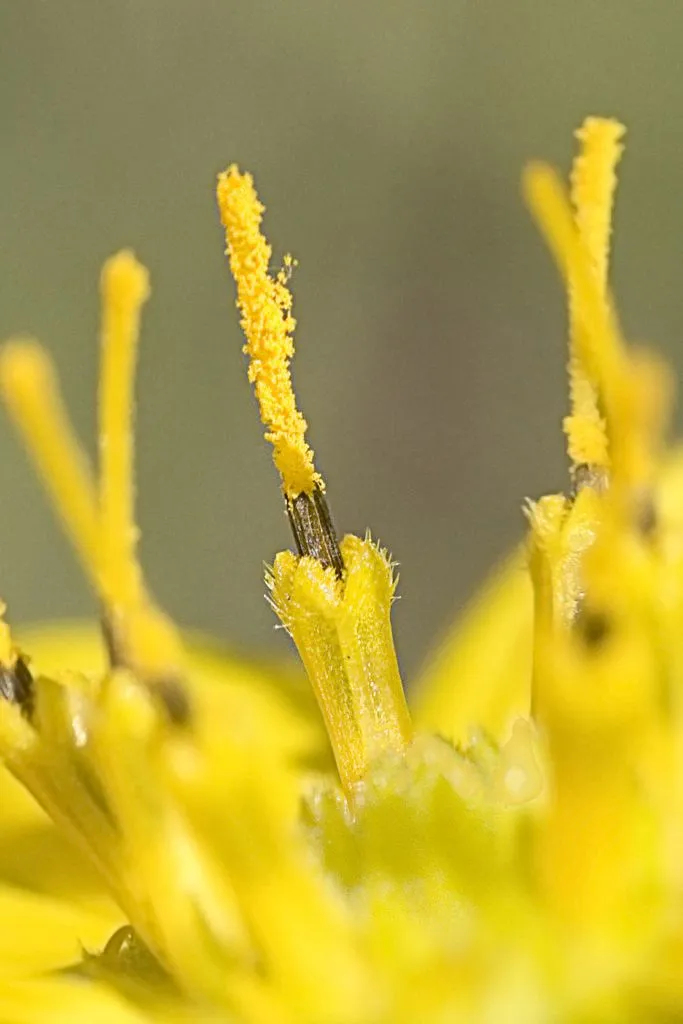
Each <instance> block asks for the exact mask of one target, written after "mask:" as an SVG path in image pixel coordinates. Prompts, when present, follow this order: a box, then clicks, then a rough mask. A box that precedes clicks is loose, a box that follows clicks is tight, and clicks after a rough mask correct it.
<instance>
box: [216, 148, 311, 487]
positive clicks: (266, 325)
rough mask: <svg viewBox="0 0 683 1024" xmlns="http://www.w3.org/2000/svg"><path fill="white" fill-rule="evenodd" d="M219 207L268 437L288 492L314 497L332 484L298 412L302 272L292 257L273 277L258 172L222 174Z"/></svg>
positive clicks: (251, 375)
mask: <svg viewBox="0 0 683 1024" xmlns="http://www.w3.org/2000/svg"><path fill="white" fill-rule="evenodd" d="M217 199H218V207H219V210H220V215H221V220H222V223H223V227H224V228H225V236H226V243H227V249H226V254H227V255H228V257H229V259H230V269H231V271H232V275H233V277H234V279H235V283H236V285H237V306H238V308H239V310H240V313H241V314H242V320H241V324H242V329H243V331H244V334H245V336H246V339H247V343H246V345H245V346H244V352H245V353H246V354H247V355H248V356H249V380H250V381H251V383H252V384H253V385H254V390H255V392H256V398H257V401H258V404H259V408H260V411H261V420H262V421H263V423H264V424H265V425H266V427H267V428H268V429H267V432H266V435H265V436H266V440H267V441H269V442H270V443H271V444H272V446H273V460H274V462H275V466H276V468H277V470H278V472H279V474H280V477H281V478H282V487H283V490H284V492H285V495H286V496H287V497H288V498H290V499H293V498H295V497H297V495H299V494H302V493H305V494H311V493H312V492H313V490H314V489H315V488H316V486H317V487H319V488H321V489H322V488H323V487H324V484H323V481H322V478H321V477H320V474H319V473H318V472H317V471H316V468H315V465H314V462H313V452H312V450H311V448H310V447H309V445H308V444H307V442H306V430H307V426H308V425H307V423H306V420H305V419H304V417H303V416H302V414H301V412H300V411H299V410H298V409H297V405H296V398H295V396H294V389H293V387H292V377H291V372H290V360H291V358H292V356H293V354H294V339H293V333H294V328H295V326H296V321H295V319H294V317H293V316H292V293H291V292H290V290H289V288H288V287H287V281H288V279H289V276H290V274H291V271H292V269H293V267H294V265H295V264H294V260H293V259H292V257H291V256H286V257H285V259H284V267H283V269H282V270H280V271H279V272H278V273H277V274H275V275H273V274H271V272H270V270H269V267H270V260H271V256H272V248H271V246H270V245H269V243H268V241H267V240H266V238H265V237H264V236H263V234H262V233H261V220H262V217H263V213H264V209H265V208H264V206H263V205H262V204H261V202H260V201H259V198H258V196H257V194H256V190H255V188H254V181H253V178H252V176H251V175H250V174H242V173H241V172H240V171H239V169H238V168H237V167H236V166H235V165H234V164H233V165H232V166H231V167H229V168H228V170H227V171H224V172H223V173H222V174H220V175H219V177H218V188H217Z"/></svg>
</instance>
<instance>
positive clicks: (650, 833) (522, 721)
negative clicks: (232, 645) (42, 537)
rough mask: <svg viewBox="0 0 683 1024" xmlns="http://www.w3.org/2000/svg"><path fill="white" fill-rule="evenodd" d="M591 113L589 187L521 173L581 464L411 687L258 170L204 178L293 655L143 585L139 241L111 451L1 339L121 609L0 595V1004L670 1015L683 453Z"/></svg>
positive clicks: (143, 276)
mask: <svg viewBox="0 0 683 1024" xmlns="http://www.w3.org/2000/svg"><path fill="white" fill-rule="evenodd" d="M577 134H578V138H579V142H580V152H579V155H578V157H577V159H576V161H575V164H574V169H573V173H572V177H571V183H570V194H569V195H567V194H566V192H565V189H564V186H563V185H562V183H561V181H560V179H559V177H558V176H557V174H556V173H555V172H554V171H553V170H552V169H550V168H548V167H547V166H546V165H542V164H534V165H531V166H530V167H528V168H527V170H526V172H525V176H524V190H525V195H526V198H527V202H528V204H529V206H530V209H531V211H532V213H533V215H534V216H535V218H536V220H537V221H538V223H539V226H540V228H541V231H542V232H543V234H544V235H545V237H546V240H547V242H548V245H549V247H550V249H551V252H552V253H553V256H554V257H555V259H556V262H557V264H558V267H559V269H560V272H561V274H562V275H563V277H564V279H565V281H566V285H567V291H568V296H569V320H570V359H569V373H570V392H571V411H570V415H569V416H568V417H567V418H566V420H565V432H566V435H567V442H568V453H569V458H570V462H571V487H570V489H569V495H568V496H564V495H550V496H546V497H544V498H542V499H541V500H540V501H538V502H536V503H529V504H528V518H529V537H528V541H527V543H526V544H525V546H524V548H523V549H520V550H519V551H518V552H516V553H515V554H514V555H513V556H512V557H511V559H510V561H509V563H508V564H507V565H506V566H504V567H503V568H502V569H501V571H500V573H499V574H498V576H497V577H496V578H495V579H494V580H493V581H492V583H491V584H490V585H489V586H488V588H487V589H486V590H485V591H484V593H483V594H482V595H481V597H480V598H479V599H478V600H477V601H476V602H475V603H474V604H473V606H472V608H471V610H470V611H469V612H468V613H467V614H466V616H465V619H464V621H463V622H462V623H460V625H459V626H458V627H457V629H456V630H455V632H454V633H453V635H452V636H451V637H449V638H448V639H447V640H446V642H445V643H444V645H443V646H442V648H441V649H440V650H439V651H438V652H437V654H436V655H435V657H434V659H433V660H432V662H431V664H430V665H428V667H427V669H426V671H425V673H424V675H423V678H422V679H421V680H418V683H417V685H416V687H415V688H414V690H413V695H412V709H411V711H409V709H408V705H407V703H406V699H405V697H404V690H403V685H402V682H401V678H400V674H399V668H398V663H397V660H396V655H395V652H394V646H393V639H392V633H391V624H390V611H391V604H392V601H393V597H394V591H395V586H396V580H395V577H394V573H393V565H392V562H391V560H390V558H389V556H388V555H387V553H386V552H385V551H384V550H383V549H382V548H381V547H379V546H378V545H377V544H375V543H374V542H373V541H372V540H371V539H370V537H369V536H367V537H366V538H364V539H360V538H358V537H352V536H351V537H345V538H343V539H341V540H340V539H339V538H338V536H337V534H336V532H335V530H334V527H333V524H332V518H331V515H330V509H329V504H328V498H327V491H326V487H325V482H324V481H323V479H322V477H321V476H320V474H319V472H318V470H317V469H316V467H315V463H314V459H313V452H312V451H311V449H310V447H309V445H308V442H307V440H306V430H307V424H306V422H305V420H304V418H303V416H302V414H301V412H300V411H299V409H298V407H297V404H296V401H295V397H294V393H293V390H292V384H291V376H290V370H289V363H290V360H291V358H292V356H293V353H294V342H293V333H294V329H295V320H294V317H293V313H292V296H291V293H290V291H289V279H290V276H291V273H292V271H293V269H294V266H295V264H294V261H293V260H292V259H291V257H287V258H286V259H285V261H284V265H283V269H282V270H281V271H280V272H278V273H276V274H274V275H273V274H272V273H271V270H270V262H271V256H272V253H271V249H270V246H269V245H268V243H267V242H266V240H265V238H264V237H263V235H262V233H261V220H262V215H263V212H264V210H263V207H262V206H261V204H260V202H259V200H258V198H257V196H256V192H255V190H254V186H253V181H252V179H251V177H250V176H249V175H246V174H242V173H241V172H240V171H239V170H238V169H237V168H236V167H234V166H233V167H231V168H230V169H229V170H228V171H226V172H225V173H224V174H222V175H221V176H220V177H219V182H218V203H219V209H220V214H221V219H222V222H223V225H224V227H225V230H226V238H227V253H228V255H229V258H230V266H231V269H232V273H233V276H234V278H235V282H236V285H237V304H238V306H239V309H240V312H241V316H242V326H243V329H244V332H245V335H246V346H245V352H246V353H247V354H248V356H249V378H250V380H251V381H252V383H253V384H254V388H255V392H256V396H257V399H258V402H259V406H260V411H261V416H262V419H263V422H264V423H265V425H266V428H267V433H266V438H267V440H268V441H269V442H270V443H271V444H272V445H273V452H274V461H275V465H276V467H277V469H278V471H279V473H280V476H281V481H282V490H283V497H284V501H285V507H286V510H287V513H288V516H289V519H290V523H291V526H292V531H293V536H294V541H295V546H296V554H294V553H292V552H289V551H286V552H282V553H280V554H279V555H277V556H276V558H275V560H274V562H273V566H272V568H271V569H270V570H269V572H268V576H267V582H268V586H269V588H270V599H271V603H272V606H273V609H274V611H275V613H276V614H277V616H278V617H279V619H280V621H281V622H282V624H283V625H284V627H285V629H286V630H287V632H288V633H289V635H290V636H291V638H292V640H293V641H294V643H295V645H296V647H297V649H298V652H299V654H300V656H301V661H302V663H303V666H304V668H305V670H306V675H307V677H308V682H307V683H304V681H303V679H302V678H301V677H299V676H298V675H296V674H292V673H291V672H289V671H287V670H285V669H283V668H281V667H279V666H277V665H272V664H271V665H269V664H258V663H246V662H245V661H243V660H240V659H238V658H236V657H235V656H233V655H231V654H230V652H224V651H219V650H217V649H215V648H213V647H212V646H211V645H210V644H209V643H208V642H207V641H206V640H204V639H203V638H201V637H183V636H181V635H180V634H179V633H178V631H177V630H176V628H175V626H174V624H173V623H172V622H170V620H169V619H168V617H167V616H166V615H165V614H164V613H163V612H162V611H161V609H160V608H159V607H158V605H157V604H156V602H155V601H154V599H153V598H152V596H151V594H150V593H149V590H148V588H147V586H146V584H145V581H144V578H143V575H142V572H141V569H140V566H139V563H138V560H137V557H136V540H137V527H136V524H135V518H134V509H133V494H134V488H133V440H132V410H133V397H132V392H133V380H134V370H135V362H136V351H137V344H138V333H139V331H138V328H139V319H140V312H141V309H142V306H143V304H144V302H145V301H146V299H147V297H148V294H149V283H148V277H147V272H146V271H145V269H144V268H143V267H142V266H141V265H140V264H139V263H138V262H137V260H136V259H135V258H134V256H133V255H132V254H131V253H129V252H122V253H119V254H118V255H116V256H114V257H112V259H110V260H109V261H108V262H107V264H106V265H105V268H104V271H103V275H102V305H103V322H102V367H101V377H100V395H99V469H98V473H97V474H95V472H94V471H93V469H92V468H91V466H90V465H89V464H88V461H87V459H86V458H85V456H84V455H83V452H82V450H81V448H80V446H79V445H78V443H77V441H76V439H75V437H74V434H73V431H72V428H71V426H70V423H69V420H68V417H67V415H66V413H65V411H64V409H63V407H62V405H61V401H60V398H59V393H58V389H57V386H56V384H55V379H54V371H53V369H52V367H51V364H50V361H49V359H48V357H47V355H46V353H45V352H44V350H43V349H42V348H40V346H38V345H37V344H36V343H35V342H32V341H27V340H14V341H11V342H9V343H8V344H7V345H6V346H5V348H4V350H3V351H2V353H1V354H0V389H1V390H2V394H3V397H4V399H5V402H6V404H7V406H8V408H9V411H10V413H11V415H12V416H13V418H14V420H15V422H16V424H17V426H18V428H19V430H20V432H21V433H22V435H23V436H24V440H25V441H26V443H27V445H28V447H29V450H30V451H31V453H32V455H33V457H34V460H35V462H36V465H37V467H38V470H39V472H40V475H41V477H42V479H43V481H44V483H45V484H46V486H47V489H48V491H49V492H50V494H51V497H52V500H53V503H54V505H55V507H56V509H57V511H58V512H59V514H60V517H61V519H62V521H63V523H64V526H65V528H66V530H67V533H68V534H69V536H70V538H71V540H72V542H73V543H74V546H75V548H76V551H77V554H78V556H79V557H80V559H81V561H82V563H83V566H84V569H85V571H86V572H87V574H88V576H89V578H90V580H91V582H92V585H93V588H94V591H95V593H96V596H97V598H98V602H99V607H100V610H101V631H98V630H95V628H94V627H93V628H92V629H90V630H88V629H84V628H83V627H78V626H74V627H69V628H65V627H54V628H48V629H44V630H40V631H35V632H33V633H31V632H27V633H26V634H23V635H18V636H17V637H16V638H14V637H13V636H12V635H11V633H10V630H9V627H8V626H7V624H6V623H5V621H4V619H2V621H1V622H0V695H1V696H2V701H1V703H0V753H1V755H2V758H3V760H4V762H5V764H6V766H7V768H8V769H9V771H4V772H3V774H2V775H0V787H1V790H0V807H1V808H2V810H1V811H0V829H1V831H0V836H1V837H2V842H1V843H0V903H1V904H2V913H3V917H2V921H3V928H2V930H1V932H0V934H1V936H2V937H1V938H0V948H1V950H2V957H1V958H0V964H1V965H2V966H1V967H0V1020H3V1021H4V1020H7V1021H13V1022H29V1021H30V1022H36V1021H79V1020H82V1021H84V1022H85V1021H92V1020H97V1021H111V1022H112V1024H124V1022H131V1024H132V1022H147V1021H152V1020H159V1021H166V1020H180V1021H234V1022H238V1024H239V1022H243V1024H299V1022H303V1024H384V1022H386V1024H388V1022H391V1024H417V1022H420V1024H446V1022H451V1021H456V1020H463V1021H468V1022H473V1024H498V1022H500V1024H503V1022H505V1024H508V1022H520V1024H521V1022H524V1024H535V1022H536V1024H544V1022H548V1024H550V1022H557V1021H567V1022H577V1024H579V1022H582V1024H587V1022H593V1021H595V1022H597V1021H600V1022H610V1021H613V1022H617V1021H619V1022H622V1021H632V1022H634V1024H636V1022H642V1021H655V1020H662V1021H663V1020H677V1019H683V980H682V979H683V901H682V897H683V700H682V697H681V693H682V686H683V658H682V657H681V655H679V653H678V652H679V649H680V645H679V637H680V636H681V635H682V634H683V456H681V455H680V454H678V453H677V452H676V451H674V452H668V451H667V450H666V449H665V446H664V441H663V436H664V431H665V428H666V425H667V419H668V414H669V410H670V404H671V401H670V392H671V387H670V381H669V376H668V373H667V371H666V368H665V367H663V366H662V364H661V363H660V362H659V360H657V359H656V358H655V357H654V356H653V355H652V354H651V353H650V352H643V351H640V350H636V349H632V348H630V347H627V346H626V344H625V343H624V341H623V339H622V336H621V332H620V328H619V325H618V321H617V317H616V314H615V311H614V307H613V304H612V300H611V296H610V293H609V288H608V256H609V242H610V231H611V214H612V205H613V197H614V190H615V183H616V178H615V168H616V165H617V162H618V160H619V157H620V155H621V141H620V140H621V137H622V134H623V129H622V128H621V126H620V125H618V124H617V123H616V122H613V121H609V120H602V119H596V118H592V119H588V120H587V121H586V122H585V123H584V125H583V126H582V128H581V129H580V131H579V132H578V133H577ZM3 611H4V609H3ZM100 635H101V637H102V639H100ZM313 696H314V697H315V701H314V700H313ZM316 704H317V707H316ZM19 783H21V785H19ZM22 786H23V787H25V788H22ZM27 791H28V793H30V794H31V796H30V797H29V796H28V793H27ZM32 798H33V799H32ZM41 808H42V810H41ZM70 844H72V845H70Z"/></svg>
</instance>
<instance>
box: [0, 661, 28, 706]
mask: <svg viewBox="0 0 683 1024" xmlns="http://www.w3.org/2000/svg"><path fill="white" fill-rule="evenodd" d="M0 697H3V698H4V699H5V700H7V701H9V703H10V704H18V705H19V707H20V708H21V710H22V712H23V714H25V715H26V717H27V718H30V716H31V713H32V711H33V676H32V675H31V671H30V669H29V667H28V665H27V664H26V662H25V661H24V660H23V658H17V660H16V661H15V663H14V666H13V667H12V668H9V667H8V666H7V665H0Z"/></svg>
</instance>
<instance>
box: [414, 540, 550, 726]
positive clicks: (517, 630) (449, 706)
mask: <svg viewBox="0 0 683 1024" xmlns="http://www.w3.org/2000/svg"><path fill="white" fill-rule="evenodd" d="M532 619H533V597H532V590H531V582H530V579H529V573H528V570H527V565H526V553H525V551H524V550H523V549H522V548H521V547H520V548H519V549H518V550H516V551H515V552H514V554H513V555H512V556H511V557H510V558H509V559H508V561H507V562H506V563H505V564H504V565H503V566H502V567H501V568H500V569H499V571H498V572H497V573H496V574H495V575H494V576H493V578H492V579H491V580H490V581H489V582H488V583H487V584H485V586H484V587H483V589H482V591H481V592H480V594H479V595H478V596H476V597H475V599H474V600H473V602H472V604H471V605H470V607H469V610H467V611H466V612H465V614H464V615H463V616H462V617H459V618H458V621H457V623H456V625H455V626H454V627H453V629H452V630H451V632H450V633H449V634H448V635H447V636H446V638H445V640H444V641H443V642H442V644H441V646H440V647H438V648H437V650H436V651H435V653H434V654H433V655H432V657H431V659H430V660H429V661H428V663H427V665H426V668H425V669H424V670H423V672H422V675H421V677H420V679H419V680H418V683H417V685H416V687H415V690H414V693H413V699H412V709H413V717H414V720H415V726H416V728H418V729H426V730H432V731H435V732H438V733H440V734H441V735H442V736H445V737H446V738H447V739H450V740H453V741H454V742H465V741H466V740H467V739H468V736H469V733H470V730H471V728H472V726H473V725H476V726H478V727H480V728H482V729H485V730H486V731H487V732H488V733H489V734H490V735H491V736H492V737H494V738H495V739H499V740H502V739H505V738H507V735H508V732H509V730H510V728H511V725H512V722H513V721H514V720H515V718H517V717H519V716H520V715H526V714H528V713H529V700H530V688H531V638H532Z"/></svg>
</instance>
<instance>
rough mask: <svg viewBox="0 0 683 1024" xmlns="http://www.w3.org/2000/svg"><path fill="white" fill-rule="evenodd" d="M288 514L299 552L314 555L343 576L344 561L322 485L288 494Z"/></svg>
mask: <svg viewBox="0 0 683 1024" xmlns="http://www.w3.org/2000/svg"><path fill="white" fill-rule="evenodd" d="M287 515H288V516H289V523H290V526H291V527H292V533H293V534H294V541H295V543H296V547H297V551H298V552H299V554H300V555H308V557H309V558H315V559H317V561H318V562H320V564H321V565H322V566H323V567H324V568H325V569H334V571H335V573H336V574H337V576H338V577H339V579H341V578H342V575H343V573H344V563H343V561H342V556H341V551H340V550H339V544H338V542H337V534H336V531H335V529H334V526H333V524H332V517H331V515H330V510H329V507H328V504H327V501H326V500H325V495H324V494H323V492H322V491H321V490H320V488H319V487H315V488H314V490H313V491H311V493H310V494H305V493H303V492H302V493H301V494H297V496H296V498H287Z"/></svg>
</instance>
